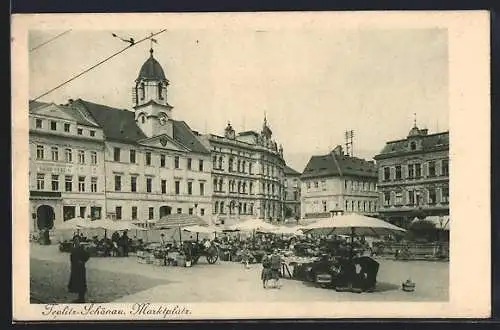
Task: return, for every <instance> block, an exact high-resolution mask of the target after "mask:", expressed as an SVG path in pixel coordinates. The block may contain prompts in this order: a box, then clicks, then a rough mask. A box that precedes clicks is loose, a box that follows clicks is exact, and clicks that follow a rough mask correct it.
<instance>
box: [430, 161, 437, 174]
mask: <svg viewBox="0 0 500 330" xmlns="http://www.w3.org/2000/svg"><path fill="white" fill-rule="evenodd" d="M435 176H436V163H435V162H429V177H435Z"/></svg>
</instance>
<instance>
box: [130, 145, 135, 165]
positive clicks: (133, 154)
mask: <svg viewBox="0 0 500 330" xmlns="http://www.w3.org/2000/svg"><path fill="white" fill-rule="evenodd" d="M129 159H130V163H131V164H135V150H133V149H131V150H130V152H129Z"/></svg>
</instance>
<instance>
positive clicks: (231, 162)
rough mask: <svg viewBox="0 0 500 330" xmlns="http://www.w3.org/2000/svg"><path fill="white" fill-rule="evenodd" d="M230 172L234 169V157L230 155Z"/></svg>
mask: <svg viewBox="0 0 500 330" xmlns="http://www.w3.org/2000/svg"><path fill="white" fill-rule="evenodd" d="M228 170H229V172H232V171H233V157H229V167H228Z"/></svg>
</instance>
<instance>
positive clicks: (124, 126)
mask: <svg viewBox="0 0 500 330" xmlns="http://www.w3.org/2000/svg"><path fill="white" fill-rule="evenodd" d="M72 105H73V107H76V108H83V109H85V110H87V111H88V112H89V113H90V114H91V115H92V117H94V119H95V120H96V121H97V123H98V124H99V126H100V127H101V128H102V129H103V130H104V135H105V136H106V139H110V140H114V141H120V142H124V143H135V142H137V141H138V140H141V139H145V138H146V135H145V134H144V133H143V132H142V130H141V129H140V128H139V126H137V124H136V122H135V114H134V113H133V112H132V111H129V110H125V109H117V108H113V107H109V106H107V105H102V104H97V103H93V102H89V101H84V100H81V99H78V100H76V101H74V102H73V103H72Z"/></svg>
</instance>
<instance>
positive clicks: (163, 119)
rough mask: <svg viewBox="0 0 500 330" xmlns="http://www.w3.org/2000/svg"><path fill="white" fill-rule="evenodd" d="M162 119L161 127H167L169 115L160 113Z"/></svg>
mask: <svg viewBox="0 0 500 330" xmlns="http://www.w3.org/2000/svg"><path fill="white" fill-rule="evenodd" d="M158 117H159V118H160V125H165V124H166V123H167V115H166V114H164V113H160V115H159V116H158Z"/></svg>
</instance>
